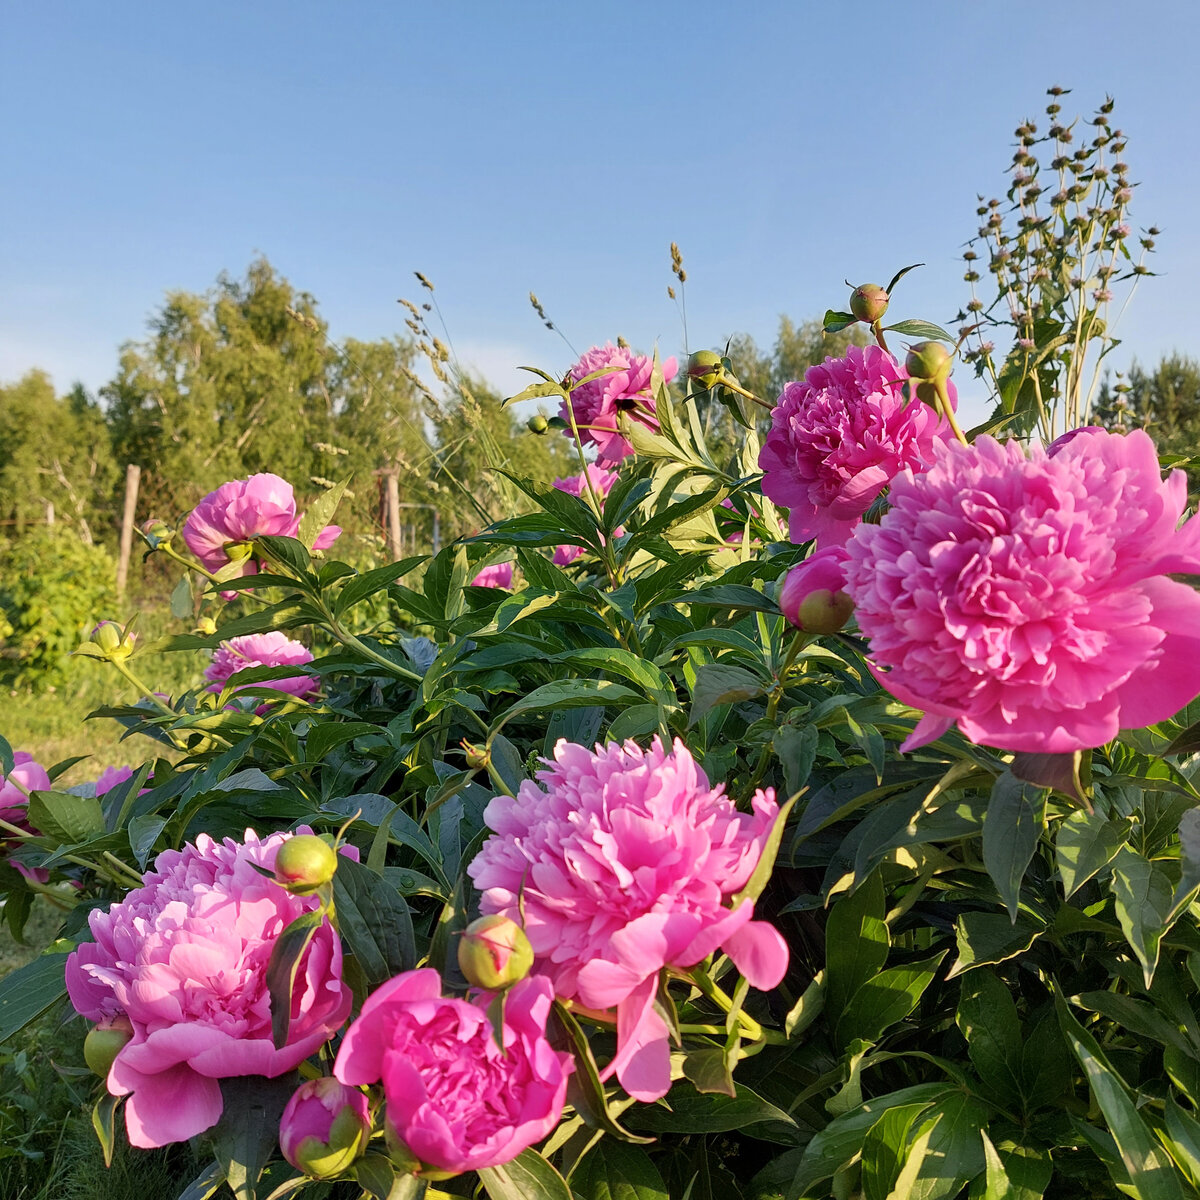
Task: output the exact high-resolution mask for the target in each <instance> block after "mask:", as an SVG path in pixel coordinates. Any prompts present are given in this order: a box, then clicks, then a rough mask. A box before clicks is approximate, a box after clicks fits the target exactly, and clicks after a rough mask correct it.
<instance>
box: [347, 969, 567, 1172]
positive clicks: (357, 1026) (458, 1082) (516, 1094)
mask: <svg viewBox="0 0 1200 1200" xmlns="http://www.w3.org/2000/svg"><path fill="white" fill-rule="evenodd" d="M441 989H442V981H441V979H440V977H439V976H438V973H437V972H436V971H433V970H430V969H428V968H425V969H422V970H419V971H406V972H405V973H404V974H402V975H397V976H396V977H395V978H394V979H390V980H388V982H387V983H385V984H384V985H383V986H382V987H381V988H379V989H378V990H376V991H375V992H374V993H372V994H371V995H370V996H368V997H367V1000H366V1003H364V1004H363V1008H362V1014H361V1015H360V1016H359V1017H358V1019H357V1020H356V1021H354V1022H353V1023H352V1024H351V1026H350V1028H349V1029H348V1030H347V1031H346V1036H345V1038H343V1039H342V1046H341V1049H340V1050H339V1051H338V1056H337V1062H336V1063H335V1064H334V1068H333V1073H334V1075H336V1076H337V1078H338V1079H340V1080H341V1081H342V1082H343V1083H346V1084H369V1083H375V1082H377V1081H378V1080H382V1081H383V1091H384V1097H385V1099H386V1101H387V1109H386V1120H387V1123H388V1126H389V1127H390V1129H391V1130H392V1132H394V1134H395V1135H396V1137H397V1138H399V1140H400V1141H401V1142H403V1144H404V1146H405V1147H406V1148H407V1149H408V1151H409V1152H410V1153H411V1154H412V1155H413V1157H414V1158H415V1159H417V1160H419V1163H420V1168H419V1169H421V1170H422V1171H423V1172H425V1173H433V1174H437V1175H444V1174H446V1173H450V1174H458V1173H459V1172H462V1171H473V1170H478V1169H479V1168H481V1167H492V1166H496V1165H497V1164H498V1163H504V1162H508V1161H509V1160H510V1159H513V1158H515V1157H516V1156H517V1155H518V1154H520V1153H521V1151H522V1150H525V1149H526V1148H527V1147H529V1146H532V1145H533V1144H534V1143H535V1142H539V1141H541V1140H542V1138H544V1137H545V1136H546V1135H547V1134H548V1133H549V1132H550V1131H551V1130H552V1129H553V1128H554V1126H555V1125H557V1124H558V1119H559V1117H560V1116H561V1115H562V1110H563V1102H564V1098H565V1096H566V1090H567V1076H568V1075H569V1074H570V1072H571V1069H572V1067H573V1066H574V1064H573V1062H572V1060H571V1056H570V1055H569V1054H566V1053H562V1052H560V1051H557V1050H554V1049H552V1048H551V1046H550V1043H549V1042H548V1041H547V1040H546V1020H547V1018H548V1016H549V1015H550V1008H551V1003H552V1001H553V991H552V990H551V987H550V982H549V980H547V979H544V978H541V977H538V976H530V977H529V978H527V979H522V980H521V981H520V982H519V983H516V984H514V985H513V986H512V987H511V988H510V989H509V990H508V991H507V992H506V993H505V994H504V1010H503V1022H502V1029H501V1032H500V1038H499V1040H500V1042H501V1043H502V1045H503V1049H502V1048H501V1045H498V1044H497V1036H496V1034H495V1032H494V1031H493V1029H492V1024H491V1021H490V1020H489V1018H488V1012H487V1002H488V1001H490V1000H491V996H489V995H487V994H486V993H484V994H483V995H482V996H481V997H480V998H479V1001H478V1003H475V1002H472V1001H470V1000H454V999H449V998H445V997H443V996H442V994H441Z"/></svg>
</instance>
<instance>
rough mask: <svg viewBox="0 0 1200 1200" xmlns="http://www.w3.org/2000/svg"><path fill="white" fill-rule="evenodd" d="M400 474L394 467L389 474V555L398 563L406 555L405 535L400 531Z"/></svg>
mask: <svg viewBox="0 0 1200 1200" xmlns="http://www.w3.org/2000/svg"><path fill="white" fill-rule="evenodd" d="M399 476H400V472H399V471H397V470H396V468H395V467H392V468H391V470H389V471H388V473H387V509H388V553H389V554H390V555H391V556H392V561H393V562H396V561H398V560H399V559H400V558H401V557H403V555H404V535H403V533H402V532H401V529H400V478H399Z"/></svg>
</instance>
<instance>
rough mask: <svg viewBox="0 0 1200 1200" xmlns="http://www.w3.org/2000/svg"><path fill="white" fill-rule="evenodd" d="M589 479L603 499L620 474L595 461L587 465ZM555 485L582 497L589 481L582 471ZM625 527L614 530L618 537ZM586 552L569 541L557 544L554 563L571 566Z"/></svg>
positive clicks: (560, 489)
mask: <svg viewBox="0 0 1200 1200" xmlns="http://www.w3.org/2000/svg"><path fill="white" fill-rule="evenodd" d="M587 479H588V480H590V481H591V484H592V489H593V490H594V491H595V493H596V495H597V496H599V497H600V499H601V500H603V499H604V497H605V496H607V495H608V493H609V492H611V491H612V489H613V484H614V483H616V482H617V479H618V476H617V472H616V471H606V470H605V469H604V468H603V467H598V466H596V464H595V463H588V465H587ZM554 486H555V487H556V488H558V490H559V491H560V492H566V493H567V495H568V496H580V497H582V496H583V495H584V494H585V493H586V492H587V483H586V482H585V480H584V474H583V472H582V471H580V473H579V474H578V475H568V476H567V478H565V479H556V480H555V481H554ZM624 532H625V530H624V529H623V528H621V529H616V530H614V533H615V534H616V536H617V537H620V536H621V535H622V534H624ZM583 552H584V548H583V547H582V546H572V545H570V544H569V543H567V544H564V545H561V546H556V547H555V548H554V565H555V566H556V567H567V566H570V565H571V563H573V562H574V561H575V560H576V559H577V558H579V557H580V556H581V555H582V554H583Z"/></svg>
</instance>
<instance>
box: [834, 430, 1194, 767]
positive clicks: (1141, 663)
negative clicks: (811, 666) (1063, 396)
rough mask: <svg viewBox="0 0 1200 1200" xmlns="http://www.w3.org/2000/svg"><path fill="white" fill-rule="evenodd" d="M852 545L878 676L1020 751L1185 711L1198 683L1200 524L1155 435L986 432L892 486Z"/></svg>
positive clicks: (913, 741)
mask: <svg viewBox="0 0 1200 1200" xmlns="http://www.w3.org/2000/svg"><path fill="white" fill-rule="evenodd" d="M890 502H891V505H892V507H891V509H890V511H889V512H888V513H887V514H886V515H885V516H884V518H883V521H882V523H881V524H879V525H862V526H860V527H859V529H858V530H857V531H856V533H855V535H854V537H853V538H852V539H851V541H850V544H849V547H848V549H849V561H848V563H847V567H846V590H847V591H848V592H849V593H850V594H851V596H852V597H853V598H854V601H855V603H856V605H857V610H856V611H857V617H858V624H859V628H860V629H861V630H862V632H863V633H864V634H865V635H866V637H867V638H868V639H869V641H870V644H871V658H872V660H873V662H874V665H875V668H876V674H877V676H878V678H879V680H880V682H881V683H882V684H883V685H884V687H886V688H887V689H888V691H890V692H891V693H892V694H893V695H895V696H896V697H897V698H898V699H900V700H901V701H903V702H904V703H905V704H910V705H912V706H913V707H914V708H919V709H923V710H924V711H925V716H924V718H923V719H922V720H921V722H920V724H918V725H917V727H916V729H915V730H914V731H913V734H912V736H911V737H909V738H908V740H907V741H906V742H905V743H904V745H903V747H902V749H906V750H911V749H913V748H915V747H917V746H923V745H925V744H926V743H927V742H930V741H932V740H933V739H934V738H937V737H940V736H941V735H942V734H943V733H945V732H946V730H948V729H949V728H950V727H951V725H953V724H955V723H957V725H958V728H959V729H960V730H962V732H963V733H964V734H965V735H966V736H967V737H968V738H970V739H971V741H973V742H978V743H981V744H984V745H988V746H997V747H1001V748H1003V749H1007V750H1018V751H1032V752H1045V753H1052V754H1058V753H1067V752H1070V751H1074V750H1080V749H1086V748H1088V747H1091V746H1100V745H1103V744H1104V743H1105V742H1108V741H1109V740H1110V739H1111V738H1113V737H1115V736H1116V734H1117V732H1118V730H1120V729H1132V728H1139V727H1141V726H1144V725H1150V724H1153V723H1155V722H1157V721H1161V720H1164V719H1165V718H1167V717H1170V716H1172V715H1173V714H1174V713H1175V712H1177V711H1178V710H1179V709H1180V708H1182V707H1183V706H1184V705H1185V704H1187V703H1188V702H1189V701H1191V700H1192V699H1194V698H1195V696H1196V694H1197V693H1198V692H1200V595H1197V593H1196V592H1195V591H1193V590H1192V589H1191V588H1190V587H1188V586H1186V585H1185V584H1183V583H1177V582H1175V581H1174V580H1171V579H1169V578H1167V576H1168V575H1170V574H1172V573H1174V572H1183V573H1195V572H1200V521H1197V520H1196V519H1195V518H1192V519H1191V520H1189V521H1187V522H1186V523H1185V524H1184V525H1183V526H1182V527H1181V528H1178V529H1177V528H1176V526H1177V524H1178V522H1179V518H1180V516H1181V515H1182V513H1183V510H1184V506H1185V504H1186V503H1187V484H1186V481H1185V478H1184V475H1183V473H1182V472H1181V471H1173V472H1172V473H1171V475H1170V477H1169V478H1168V479H1167V480H1166V481H1165V482H1164V481H1163V479H1162V475H1161V472H1160V469H1159V464H1158V457H1157V455H1156V453H1155V449H1154V443H1153V442H1152V441H1151V440H1150V438H1149V437H1147V436H1146V434H1145V433H1143V432H1141V431H1137V432H1134V433H1130V434H1127V435H1124V436H1122V435H1119V434H1114V433H1107V432H1104V431H1101V430H1097V431H1087V432H1080V433H1079V434H1077V435H1076V436H1075V437H1073V438H1072V439H1070V440H1069V441H1065V442H1063V443H1062V444H1061V445H1060V446H1058V447H1057V449H1056V452H1055V454H1054V456H1053V457H1050V456H1049V455H1048V454H1047V453H1046V451H1044V450H1042V449H1041V447H1038V446H1035V447H1033V448H1032V449H1031V450H1030V451H1029V453H1028V455H1027V454H1026V452H1025V451H1024V450H1023V449H1022V448H1021V446H1020V445H1019V444H1018V443H1017V442H1015V441H1011V442H1007V443H1005V444H1004V445H1001V444H1000V443H998V442H996V441H994V440H993V439H992V438H989V437H981V438H980V439H979V440H978V441H977V442H976V443H975V445H974V446H969V447H968V446H961V445H959V444H957V443H954V444H952V445H950V446H949V447H948V448H946V449H945V450H943V451H942V453H941V455H940V457H939V459H938V461H937V462H936V463H935V465H934V466H933V467H931V468H930V469H929V470H928V471H926V472H925V473H924V474H921V475H915V476H914V475H913V474H911V473H906V474H905V475H903V476H900V477H899V478H897V479H896V480H895V481H894V482H893V484H892V491H891V496H890Z"/></svg>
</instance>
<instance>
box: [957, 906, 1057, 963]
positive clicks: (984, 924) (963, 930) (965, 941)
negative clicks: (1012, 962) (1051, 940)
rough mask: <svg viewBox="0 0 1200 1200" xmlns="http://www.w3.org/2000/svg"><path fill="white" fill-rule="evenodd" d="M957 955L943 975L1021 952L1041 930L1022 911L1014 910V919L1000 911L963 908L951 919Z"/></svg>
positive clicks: (1032, 941) (1012, 956)
mask: <svg viewBox="0 0 1200 1200" xmlns="http://www.w3.org/2000/svg"><path fill="white" fill-rule="evenodd" d="M954 932H955V937H956V938H957V941H958V958H957V959H956V960H955V963H954V966H952V967H951V968H950V971H949V973H948V974H947V976H946V978H947V979H953V978H954V977H955V975H961V974H962V973H963V972H964V971H969V970H970V969H971V968H972V967H981V966H985V965H987V964H989V963H999V962H1004V961H1005V960H1006V959H1010V958H1014V957H1015V956H1016V955H1018V954H1023V953H1024V952H1025V951H1026V950H1028V949H1029V947H1030V946H1032V945H1033V943H1034V942H1035V941H1037V939H1038V938H1039V937H1041V936H1042V934H1043V933H1044V932H1045V927H1044V926H1042V925H1039V924H1037V923H1036V922H1034V920H1033V919H1032V918H1031V917H1029V916H1027V915H1026V914H1025V913H1018V914H1017V919H1016V922H1015V923H1013V922H1011V921H1009V919H1008V917H1007V916H1006V915H1005V914H1003V913H988V912H974V911H972V912H965V913H962V914H961V915H960V916H959V917H958V920H957V921H956V922H955V930H954Z"/></svg>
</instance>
